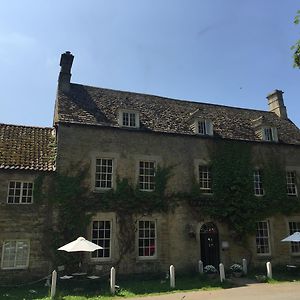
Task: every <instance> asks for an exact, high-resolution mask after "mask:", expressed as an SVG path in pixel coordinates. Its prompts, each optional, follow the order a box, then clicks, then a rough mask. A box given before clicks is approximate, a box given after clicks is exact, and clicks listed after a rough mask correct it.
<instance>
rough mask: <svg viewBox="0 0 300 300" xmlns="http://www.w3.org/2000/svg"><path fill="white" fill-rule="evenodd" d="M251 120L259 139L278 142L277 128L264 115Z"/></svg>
mask: <svg viewBox="0 0 300 300" xmlns="http://www.w3.org/2000/svg"><path fill="white" fill-rule="evenodd" d="M251 122H252V127H253V128H254V130H255V134H256V136H257V137H258V138H259V139H261V140H262V141H267V142H278V134H277V128H276V127H272V125H271V124H269V122H268V121H267V120H266V118H265V117H264V116H261V117H259V118H257V119H255V120H252V121H251ZM270 125H271V126H270Z"/></svg>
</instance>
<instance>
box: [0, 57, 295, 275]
mask: <svg viewBox="0 0 300 300" xmlns="http://www.w3.org/2000/svg"><path fill="white" fill-rule="evenodd" d="M73 58H74V57H73V55H72V54H71V53H70V52H66V53H64V54H63V55H62V56H61V61H60V66H61V71H60V74H59V82H58V91H57V98H56V103H55V113H54V127H53V128H31V127H30V128H29V127H24V126H11V125H1V145H0V150H1V158H0V171H1V175H0V176H1V185H0V202H1V215H0V240H1V243H2V244H3V246H2V256H1V271H0V274H1V275H0V276H1V277H4V276H6V275H7V274H11V273H12V272H14V273H15V274H17V273H16V271H17V272H18V273H22V274H24V273H26V272H27V273H28V272H29V273H30V272H31V273H32V272H37V271H39V272H40V271H41V269H42V270H44V271H45V273H47V272H48V271H49V268H51V266H52V265H51V262H50V259H48V260H47V257H45V255H44V254H43V249H42V246H41V240H42V239H45V235H46V232H47V231H46V230H45V226H44V225H45V223H47V224H52V226H59V225H57V224H56V225H55V221H54V222H53V218H54V217H53V214H54V213H53V212H54V211H53V209H55V208H53V207H52V206H51V205H50V204H49V202H48V201H44V202H42V203H38V202H35V199H34V197H33V196H32V191H33V190H34V188H35V187H34V184H36V183H35V178H37V176H38V175H40V174H41V173H43V174H45V176H44V177H45V178H46V180H44V186H45V185H47V178H48V177H51V176H52V174H71V175H76V174H77V173H78V172H80V171H83V174H84V177H83V180H82V185H83V186H84V187H85V188H86V190H85V194H84V196H80V197H79V200H80V203H81V204H82V203H84V205H85V204H86V205H88V204H89V203H90V205H89V206H88V209H87V208H86V206H85V210H84V209H82V213H83V214H86V215H89V216H90V219H89V221H88V224H87V226H86V227H85V228H81V230H82V232H83V233H84V234H85V235H86V237H87V238H88V239H89V240H91V241H93V242H95V243H98V244H99V245H101V246H102V247H103V250H99V251H97V252H95V253H93V254H91V255H86V256H85V265H86V267H87V268H88V269H89V271H91V272H104V271H106V270H108V269H109V268H110V267H111V266H116V265H117V267H118V271H119V272H121V273H138V272H162V271H166V270H167V269H168V266H169V265H170V264H174V265H175V267H176V269H177V270H178V271H189V270H195V269H196V266H197V261H198V260H199V259H201V260H202V261H203V262H204V264H213V265H216V266H217V265H218V263H219V262H220V261H221V262H223V263H224V264H225V266H226V267H228V266H229V265H230V264H231V263H233V262H238V261H241V259H242V258H244V257H246V258H247V259H248V260H249V261H250V262H251V264H253V265H257V264H260V263H265V262H266V261H272V262H274V263H275V264H286V263H291V262H292V263H297V261H298V258H300V244H297V243H293V244H292V245H290V244H288V243H287V244H285V243H281V242H280V241H281V239H283V238H284V237H286V236H287V235H289V234H290V233H292V232H294V231H298V230H299V231H300V214H299V209H298V208H299V199H298V186H297V183H298V182H299V174H300V158H299V157H300V155H299V154H300V132H299V129H298V128H297V127H296V126H295V124H293V122H292V121H290V120H289V119H288V116H287V110H286V107H285V106H284V101H283V97H282V94H283V92H281V91H279V90H275V91H274V92H273V93H271V94H270V95H268V97H267V99H268V105H269V111H259V110H253V109H244V108H235V107H227V106H221V105H214V104H207V103H199V102H191V101H182V100H175V99H169V98H163V97H158V96H153V95H145V94H139V93H132V92H124V91H116V90H109V89H103V88H97V87H91V86H86V85H81V84H75V83H71V82H70V79H71V67H72V63H73ZM21 142H22V143H23V145H24V146H22V147H17V146H19V143H21ZM16 145H17V146H16ZM224 145H226V147H227V148H226V149H228V148H229V149H230V148H231V147H232V149H235V148H236V147H239V146H242V147H244V146H245V147H246V148H247V149H249V151H250V156H249V157H250V160H251V167H252V169H251V175H250V179H249V177H247V179H245V178H238V179H239V181H240V183H241V186H243V181H247V180H248V181H249V180H250V183H251V191H250V194H251V195H250V194H249V195H248V197H249V199H250V200H249V201H253V203H254V204H253V205H254V206H255V203H257V204H258V205H261V204H260V203H266V205H265V207H266V209H267V208H268V203H267V201H269V199H270V197H272V199H271V200H270V201H274V203H277V210H274V211H273V210H272V211H271V210H270V213H267V212H266V213H265V214H262V216H263V218H262V219H259V215H257V220H256V221H255V222H253V224H252V225H253V228H254V229H255V230H254V231H253V232H251V233H249V234H248V235H247V236H246V237H243V238H242V240H243V241H246V245H247V246H245V244H242V243H241V236H240V235H238V234H237V232H236V230H235V229H237V228H238V226H235V225H237V224H234V221H231V223H230V222H229V223H228V222H226V218H227V217H228V219H230V220H235V219H234V217H236V216H237V217H238V215H239V214H240V215H241V219H243V218H245V216H246V214H245V212H243V207H242V208H241V207H239V204H237V206H236V207H237V208H236V209H235V206H234V205H235V204H234V203H233V204H232V205H231V206H229V208H228V206H226V205H227V203H225V202H223V203H224V211H225V213H226V214H225V215H226V216H227V217H226V216H225V217H221V215H220V217H219V218H218V217H217V216H216V215H214V216H211V215H210V214H209V213H202V205H203V207H204V206H205V205H206V204H205V203H209V204H208V206H207V207H210V209H211V206H212V205H211V204H213V203H214V201H217V202H215V203H222V202H220V201H219V200H218V199H216V198H218V197H219V196H218V195H220V193H221V194H222V190H221V187H220V186H218V185H217V182H220V178H219V179H218V180H219V181H218V180H217V179H215V178H216V176H215V174H214V170H216V166H215V165H216V163H215V162H214V157H213V154H212V153H215V152H216V149H217V151H219V154H220V153H221V154H222V149H223V148H222V147H223V146H224ZM218 149H219V150H218ZM220 149H221V150H220ZM33 154H35V155H33ZM235 155H236V157H238V155H239V153H235ZM241 155H242V153H241ZM219 158H220V157H219ZM227 158H228V157H227ZM224 159H225V152H224ZM233 159H235V158H234V156H233ZM272 159H273V160H272ZM267 161H270V162H271V164H272V165H275V164H274V163H273V162H274V161H275V162H278V161H280V164H278V168H279V166H280V167H281V168H283V171H284V181H285V182H284V186H283V187H282V186H280V185H277V184H276V182H280V180H279V179H278V178H277V179H276V178H275V177H274V178H275V179H274V180H273V181H272V178H271V177H270V178H271V179H270V178H269V180H266V179H267V175H266V172H265V170H264V167H265V166H266V165H267V163H266V162H267ZM233 162H234V161H233ZM229 163H230V162H229ZM227 164H228V161H227ZM269 164H270V163H269ZM241 168H242V166H241ZM247 168H249V165H247ZM166 170H169V172H170V173H169V176H167V177H168V178H167V177H163V178H164V179H166V182H165V183H166V185H165V189H164V190H163V192H162V193H158V192H157V191H158V186H159V185H160V184H162V183H161V182H159V181H158V179H157V177H158V174H162V173H163V172H164V171H166ZM49 173H50V174H49ZM233 173H234V172H233ZM278 174H279V173H278ZM232 176H233V177H234V176H235V175H234V174H232ZM219 177H220V176H219ZM228 177H230V175H229V176H228ZM227 179H228V178H224V182H225V181H226V180H227ZM229 179H230V178H229ZM244 179H245V180H244ZM276 180H277V181H276ZM278 180H279V181H278ZM162 181H163V180H162ZM122 183H123V187H124V183H126V184H125V188H124V189H123V190H122V189H121V190H120V191H121V192H120V193H114V192H113V191H116V190H118V186H121V185H122ZM245 186H246V185H245ZM195 187H196V189H197V192H198V194H197V196H194V198H193V200H195V197H196V198H197V197H198V198H199V199H200V200H199V201H198V205H196V206H195V207H194V206H193V205H191V203H192V202H193V201H188V199H190V198H191V191H192V190H194V189H195ZM278 188H281V190H279V192H278V199H276V197H277V196H276V194H274V192H273V193H272V191H277V190H278ZM238 189H239V183H237V187H235V186H234V185H233V184H231V186H230V191H231V192H232V198H233V199H236V198H237V195H238V193H237V190H238ZM128 190H129V192H128ZM217 190H218V193H219V194H218V193H217ZM220 191H221V192H220ZM269 191H271V192H270V193H269ZM239 192H240V193H241V194H240V195H246V194H245V193H246V192H245V191H243V190H241V191H239ZM226 193H227V194H226ZM19 194H21V195H22V196H19ZM225 194H226V195H225ZM279 194H280V197H281V198H279ZM29 195H30V196H29ZM107 195H109V196H107ZM268 195H269V198H268V197H267V196H268ZM270 195H271V196H270ZM282 195H285V196H286V198H284V197H283V196H282ZM225 196H226V197H227V198H226V197H225ZM230 196H231V195H230V192H228V191H226V192H225V190H224V199H230ZM118 197H119V198H118ZM122 197H123V198H122ZM126 197H127V198H128V199H127V198H126ZM131 197H132V198H134V197H135V198H134V199H135V201H136V200H138V201H140V202H135V204H134V202H132V199H131ZM221 198H222V197H221ZM74 199H75V198H74ZM201 199H202V200H203V201H202V200H201ZM282 199H284V201H283V200H282ZM79 200H78V201H79ZM196 200H197V199H196ZM243 200H244V199H241V202H242V201H243ZM74 201H77V200H74ZM109 201H112V202H113V201H115V202H114V203H116V204H115V206H114V205H112V203H109ZM118 201H119V202H118ZM122 201H123V202H122ZM201 201H202V202H201ZM218 201H219V202H218ZM226 201H227V200H226ZM276 201H277V202H276ZM280 201H281V202H282V203H281V202H280ZM124 202H126V204H124ZM150 202H151V203H150ZM194 202H195V201H194ZM289 202H290V203H292V204H295V208H294V209H293V208H292V209H289V210H286V209H285V204H286V203H289ZM78 203H79V202H78ZM103 203H106V206H105V205H103ZM128 203H133V205H136V207H138V209H136V210H135V209H134V207H133V208H132V207H130V209H129V208H128V207H129V204H128ZM149 203H150V207H151V209H149ZM166 203H168V205H166ZM272 203H273V202H272ZM21 204H24V205H21ZM25 204H26V205H25ZM73 204H75V207H76V203H73ZM78 205H79V204H78ZM126 205H127V206H126ZM281 206H282V209H281ZM21 207H22V208H21ZM126 208H127V209H126ZM143 208H144V210H143ZM160 208H163V209H160ZM222 209H223V207H220V210H222ZM245 210H247V213H248V216H249V222H251V221H253V220H255V218H254V217H255V216H253V214H258V212H257V210H255V207H253V213H252V211H251V209H249V207H248V206H247V205H246V206H245ZM203 211H204V209H203ZM17 214H18V215H17ZM54 215H55V214H54ZM129 215H130V217H128V216H129ZM126 216H127V217H128V218H126ZM47 218H48V219H49V218H51V222H50V221H49V220H47ZM54 219H55V218H54ZM236 220H239V219H238V218H236ZM126 222H127V223H126ZM237 222H238V221H237ZM240 222H241V224H246V223H247V222H246V220H240ZM243 222H244V223H243ZM129 223H130V224H129ZM12 224H13V226H12ZM250 225H251V224H250ZM124 236H125V238H124ZM73 238H75V236H74V237H73ZM46 239H47V236H46ZM29 245H30V246H29ZM54 255H55V254H54ZM49 257H51V256H50V255H49V256H48V258H49ZM40 273H42V272H40Z"/></svg>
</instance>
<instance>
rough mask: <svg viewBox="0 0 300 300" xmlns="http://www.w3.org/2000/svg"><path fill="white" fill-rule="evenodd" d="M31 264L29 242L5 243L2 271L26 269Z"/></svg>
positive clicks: (15, 241) (13, 241)
mask: <svg viewBox="0 0 300 300" xmlns="http://www.w3.org/2000/svg"><path fill="white" fill-rule="evenodd" d="M28 264H29V241H27V240H11V241H4V243H3V248H2V263H1V268H2V269H26V268H28Z"/></svg>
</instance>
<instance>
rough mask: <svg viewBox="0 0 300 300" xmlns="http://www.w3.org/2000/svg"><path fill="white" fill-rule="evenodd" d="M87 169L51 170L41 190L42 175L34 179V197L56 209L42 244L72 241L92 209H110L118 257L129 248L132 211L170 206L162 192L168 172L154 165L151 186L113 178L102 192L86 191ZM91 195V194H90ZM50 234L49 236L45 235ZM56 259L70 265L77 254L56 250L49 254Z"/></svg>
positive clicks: (83, 229)
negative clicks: (73, 171) (115, 227)
mask: <svg viewBox="0 0 300 300" xmlns="http://www.w3.org/2000/svg"><path fill="white" fill-rule="evenodd" d="M86 171H87V170H83V171H80V172H79V173H78V174H75V175H69V174H62V173H55V174H54V175H52V177H51V179H50V180H49V185H48V189H47V191H46V192H44V190H43V183H44V176H39V177H38V178H37V179H36V181H35V197H36V198H35V199H39V201H42V199H47V200H48V202H49V203H50V204H51V205H53V206H54V208H56V209H57V210H58V226H57V228H56V229H55V230H53V228H52V226H51V224H48V225H49V226H48V228H47V229H46V230H45V231H47V239H45V241H44V243H45V244H46V245H45V246H44V248H49V247H50V248H51V249H52V250H53V253H55V251H56V249H57V248H58V247H59V246H61V245H63V244H65V243H66V241H72V240H74V239H75V238H77V237H78V236H85V235H86V230H87V226H88V225H89V224H90V222H91V216H92V212H94V211H114V212H115V213H116V214H117V221H118V223H119V228H120V230H119V248H120V260H121V258H122V257H123V256H124V255H125V254H126V253H128V252H129V251H131V250H133V247H134V238H135V228H134V220H133V215H134V214H137V213H141V214H149V213H153V212H166V211H167V210H168V209H169V206H170V199H171V198H170V197H168V196H167V195H165V189H166V185H167V181H168V179H169V177H170V174H171V167H170V168H161V167H159V166H158V168H157V171H156V176H155V190H154V191H153V192H141V191H139V190H138V189H137V188H134V187H133V186H132V185H130V184H129V181H128V180H127V179H126V178H124V179H120V178H118V179H117V185H116V188H115V189H114V190H110V191H107V192H104V193H89V192H88V190H87V188H86V187H85V186H84V182H83V180H84V178H85V176H86V173H87V172H86ZM91 195H92V196H91ZM49 237H52V240H51V239H49ZM53 258H55V260H56V263H57V264H58V263H62V262H64V263H66V264H67V263H68V261H69V263H70V265H72V264H73V265H74V264H75V262H76V260H77V261H78V260H79V259H80V257H79V256H76V255H75V256H74V255H72V254H70V253H67V254H66V253H64V252H59V253H57V252H56V253H55V255H53Z"/></svg>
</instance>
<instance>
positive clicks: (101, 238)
mask: <svg viewBox="0 0 300 300" xmlns="http://www.w3.org/2000/svg"><path fill="white" fill-rule="evenodd" d="M92 242H93V243H95V244H97V245H99V246H101V247H102V248H103V249H99V250H96V251H94V252H92V258H99V259H101V258H106V259H109V258H110V257H111V221H93V223H92Z"/></svg>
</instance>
